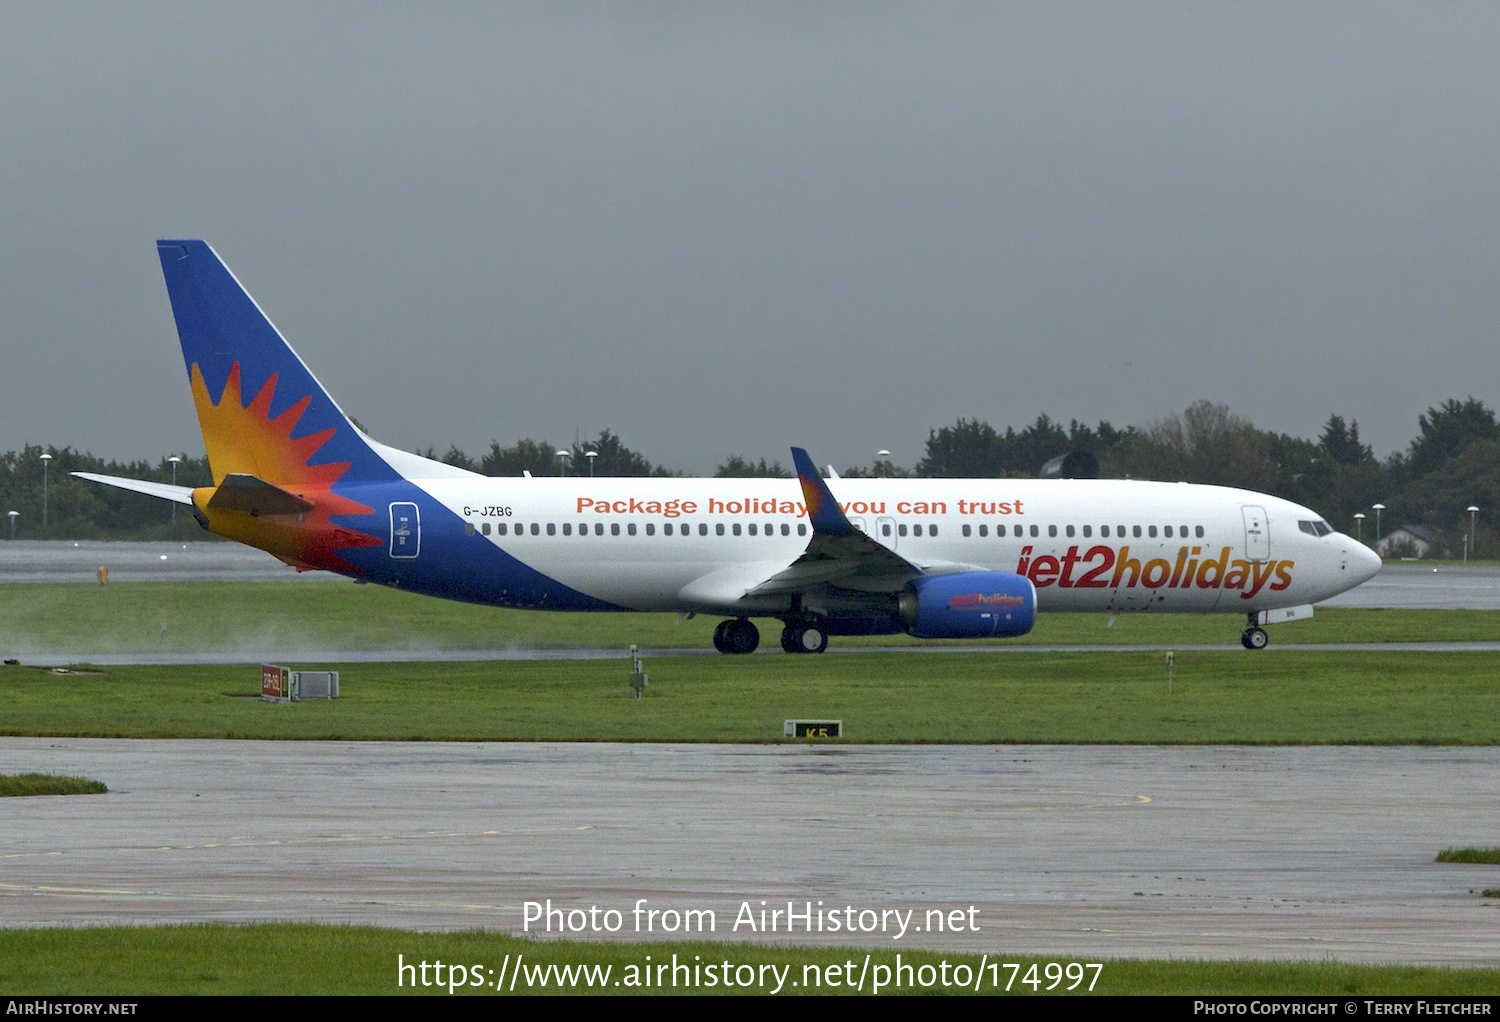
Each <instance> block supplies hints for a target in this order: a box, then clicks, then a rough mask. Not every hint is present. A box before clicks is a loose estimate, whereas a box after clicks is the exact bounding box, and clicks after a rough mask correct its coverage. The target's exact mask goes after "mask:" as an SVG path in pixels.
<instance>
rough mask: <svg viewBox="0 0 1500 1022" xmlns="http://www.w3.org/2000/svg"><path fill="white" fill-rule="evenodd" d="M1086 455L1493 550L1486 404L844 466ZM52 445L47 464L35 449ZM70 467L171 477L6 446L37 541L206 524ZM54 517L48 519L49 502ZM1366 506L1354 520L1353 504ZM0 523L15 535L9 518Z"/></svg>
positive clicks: (491, 469) (510, 460)
mask: <svg viewBox="0 0 1500 1022" xmlns="http://www.w3.org/2000/svg"><path fill="white" fill-rule="evenodd" d="M1074 451H1086V452H1088V453H1090V454H1092V455H1094V456H1095V458H1097V460H1098V463H1099V468H1100V472H1099V474H1100V475H1101V476H1102V477H1104V478H1117V479H1126V478H1129V479H1158V480H1167V481H1177V480H1180V481H1183V482H1190V483H1211V484H1219V485H1224V486H1238V487H1242V488H1244V489H1249V490H1257V491H1260V492H1264V493H1271V494H1275V495H1276V496H1279V497H1285V498H1287V499H1288V500H1293V501H1296V502H1297V503H1299V504H1304V505H1306V506H1308V507H1310V508H1312V509H1314V510H1315V511H1317V512H1318V513H1320V514H1322V515H1323V516H1324V517H1325V518H1326V519H1327V520H1328V521H1329V522H1330V523H1331V524H1332V525H1333V526H1334V528H1336V529H1339V530H1340V531H1343V532H1349V533H1356V532H1358V533H1360V534H1361V535H1362V538H1363V539H1364V540H1365V541H1366V542H1367V543H1373V541H1374V539H1375V513H1374V511H1373V510H1372V505H1374V504H1377V503H1380V504H1383V505H1384V511H1383V512H1382V513H1381V524H1382V529H1383V531H1384V532H1385V533H1390V532H1391V531H1392V530H1393V529H1396V528H1397V527H1399V526H1403V525H1422V526H1425V527H1427V528H1428V529H1429V530H1432V531H1433V532H1434V534H1435V535H1436V537H1437V538H1438V541H1439V546H1440V547H1441V548H1444V549H1445V551H1446V552H1447V553H1449V554H1453V555H1456V554H1459V553H1461V551H1462V545H1463V541H1464V539H1465V538H1466V537H1467V535H1468V529H1469V525H1470V516H1469V513H1468V511H1467V509H1468V508H1469V507H1471V506H1477V507H1478V508H1480V512H1479V514H1478V515H1477V519H1476V524H1477V528H1476V529H1475V539H1476V544H1475V553H1476V554H1477V555H1482V556H1494V555H1495V554H1496V553H1497V552H1500V542H1497V539H1500V530H1497V529H1492V528H1491V527H1489V526H1488V525H1487V524H1486V521H1487V520H1488V519H1490V518H1494V517H1496V515H1497V514H1500V422H1497V420H1496V417H1495V412H1494V411H1493V410H1492V409H1490V408H1489V407H1487V406H1486V405H1484V404H1483V402H1481V401H1479V400H1477V399H1475V398H1473V397H1468V398H1465V399H1464V400H1462V401H1460V400H1457V399H1450V400H1448V401H1445V402H1443V403H1442V404H1441V405H1438V406H1436V407H1433V408H1429V409H1427V411H1426V412H1425V413H1423V414H1422V415H1420V416H1418V418H1417V433H1416V436H1414V437H1413V438H1412V440H1411V442H1410V444H1408V446H1407V448H1406V449H1405V450H1402V451H1397V452H1395V453H1393V454H1391V455H1390V456H1389V457H1387V458H1385V459H1383V460H1381V459H1377V458H1376V457H1375V454H1374V452H1373V451H1372V450H1371V449H1370V447H1369V445H1368V444H1365V443H1364V442H1363V441H1362V440H1361V439H1360V436H1359V423H1358V422H1357V421H1355V420H1353V419H1345V418H1344V417H1343V416H1340V415H1330V416H1329V417H1328V421H1327V423H1326V424H1325V425H1324V427H1323V430H1322V432H1321V434H1320V435H1319V436H1318V438H1317V439H1316V440H1313V439H1306V438H1303V437H1294V436H1291V435H1289V434H1285V433H1275V432H1272V431H1269V430H1262V429H1259V428H1257V427H1256V426H1255V425H1254V424H1253V423H1252V422H1251V421H1250V420H1249V419H1246V418H1244V417H1243V416H1240V415H1237V414H1235V413H1234V412H1233V411H1231V410H1230V409H1229V408H1228V406H1226V405H1223V404H1215V403H1213V402H1209V401H1198V402H1195V403H1193V404H1192V405H1191V406H1189V407H1188V408H1187V409H1185V410H1184V411H1183V412H1181V413H1178V414H1172V415H1168V416H1165V417H1163V418H1160V419H1157V420H1155V421H1154V422H1151V423H1149V424H1148V425H1146V426H1144V427H1136V426H1125V427H1115V426H1113V425H1111V424H1110V423H1109V422H1105V421H1101V422H1099V423H1098V424H1097V425H1096V426H1089V425H1088V424H1086V423H1082V422H1079V421H1078V420H1077V419H1073V420H1070V421H1069V423H1068V424H1067V426H1064V425H1063V424H1062V423H1061V422H1060V421H1058V420H1054V419H1052V418H1051V417H1049V416H1047V415H1039V416H1038V417H1037V418H1036V420H1035V421H1034V422H1032V423H1030V424H1029V425H1026V426H1023V427H1021V428H1020V429H1016V428H1015V427H1013V426H1006V427H1005V428H1004V430H1003V431H1001V430H999V429H996V428H995V427H994V426H992V425H990V424H989V423H988V422H985V421H983V420H980V419H963V418H961V419H959V420H958V421H957V422H956V423H954V424H953V425H951V426H943V427H941V428H938V429H933V430H930V431H929V433H928V436H927V443H926V446H925V450H924V453H923V456H922V457H921V458H920V459H919V460H918V461H917V462H916V463H915V464H914V465H911V466H909V467H908V466H901V465H897V464H895V463H894V462H892V461H889V460H875V461H872V462H871V463H870V464H867V465H851V466H849V467H848V468H847V469H846V470H845V471H844V473H843V474H844V475H845V476H846V477H856V478H857V477H870V476H880V475H885V476H912V477H918V478H931V479H944V478H1022V477H1028V476H1034V475H1035V474H1036V473H1037V472H1038V470H1039V469H1040V468H1041V466H1042V465H1043V464H1045V463H1046V462H1047V461H1049V460H1050V459H1052V458H1055V457H1057V456H1059V455H1064V454H1068V453H1071V452H1074ZM425 453H426V455H427V456H428V457H432V458H436V459H437V460H439V461H443V462H445V463H447V464H450V465H456V466H459V467H461V468H466V469H469V470H471V471H474V472H479V473H481V474H484V475H490V476H518V475H521V474H523V473H525V472H530V473H531V474H532V475H536V476H545V475H558V474H560V473H565V474H568V475H575V476H587V475H595V476H680V475H682V473H681V472H676V471H673V470H671V469H669V468H666V467H663V466H661V465H657V464H654V463H652V462H651V461H650V459H649V458H647V457H646V456H645V455H643V454H641V453H639V452H637V451H634V450H631V449H630V448H629V447H627V446H626V445H625V443H624V442H623V440H622V439H621V438H620V437H619V436H617V435H616V434H615V433H613V432H612V431H610V430H608V429H606V430H604V431H602V432H601V433H600V434H599V436H598V437H597V438H596V439H595V440H593V441H591V442H581V441H579V442H574V443H573V444H571V445H569V446H566V447H559V446H556V445H554V444H551V443H549V442H547V441H544V440H543V441H539V440H532V439H525V440H519V441H517V442H516V443H515V444H513V445H511V446H509V447H502V446H501V445H500V444H499V442H497V441H496V442H491V444H490V449H489V450H488V451H487V452H485V453H484V454H482V455H480V456H478V457H471V456H469V455H468V454H467V453H465V452H464V451H462V450H460V449H459V448H458V447H457V446H451V447H449V448H448V450H447V452H446V453H444V454H442V455H438V454H436V453H435V451H433V450H432V449H429V450H428V451H427V452H425ZM43 454H50V455H51V458H50V460H44V459H43V458H42V457H41V456H42V455H43ZM176 457H178V458H179V459H180V460H179V461H178V462H177V464H176V467H175V471H176V479H177V482H178V484H179V485H183V486H207V485H211V484H212V475H211V473H210V471H209V466H208V461H207V458H206V457H204V456H202V455H199V456H190V455H188V454H187V453H185V452H183V453H181V454H178V455H176ZM72 472H100V473H104V474H107V475H120V476H129V477H132V478H137V479H150V480H153V481H156V482H171V481H172V475H173V463H172V462H171V460H170V457H169V456H164V457H162V458H161V459H159V460H158V461H156V462H154V463H153V462H149V461H132V462H127V463H120V462H115V461H104V460H103V459H100V458H97V457H95V456H93V455H91V454H88V453H85V452H79V451H74V450H73V449H71V448H66V447H65V448H56V447H46V448H43V447H41V446H37V445H29V446H27V447H25V448H23V449H22V450H20V451H10V452H7V453H6V454H5V455H3V456H0V513H3V512H6V511H11V510H14V511H16V512H18V514H17V515H16V516H15V517H14V518H13V519H10V521H13V522H14V523H15V525H16V535H17V536H18V537H24V538H31V539H40V538H48V539H168V538H171V539H178V538H181V539H192V538H199V537H201V536H203V535H204V534H203V533H202V532H201V531H200V530H199V529H198V527H197V525H196V524H195V523H194V522H193V521H192V516H191V514H190V513H189V512H188V511H187V509H186V508H182V507H179V508H178V511H177V514H176V520H175V522H174V521H173V517H172V511H171V507H170V506H169V505H168V504H166V503H164V502H162V501H160V500H156V499H154V498H151V497H146V496H143V495H140V494H134V493H130V492H128V491H125V490H119V489H115V488H113V487H106V486H100V485H97V484H94V483H88V482H85V481H83V480H80V479H76V478H74V477H73V476H72V475H70V473H72ZM713 474H714V476H715V477H716V478H754V477H760V478H766V477H772V478H788V477H790V476H791V475H792V473H791V472H790V471H789V470H788V469H787V468H786V467H784V466H783V465H782V463H781V462H780V461H779V460H777V461H770V462H768V461H767V460H766V459H765V458H759V459H756V460H751V459H749V458H747V457H745V456H743V455H739V454H734V455H730V456H728V457H726V458H725V459H724V461H723V462H721V463H720V464H719V465H717V466H716V468H715V471H714V473H713ZM44 476H45V499H46V504H47V521H46V527H45V529H44V528H43V526H42V518H43V510H42V505H43V499H44ZM1358 513H1363V514H1365V515H1366V516H1368V517H1367V518H1366V519H1365V520H1364V521H1363V522H1357V521H1356V519H1355V517H1354V516H1355V515H1356V514H1358ZM0 529H4V530H5V531H4V532H3V533H0V535H9V531H8V530H9V525H8V524H0Z"/></svg>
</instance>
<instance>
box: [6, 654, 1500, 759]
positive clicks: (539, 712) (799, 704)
mask: <svg viewBox="0 0 1500 1022" xmlns="http://www.w3.org/2000/svg"><path fill="white" fill-rule="evenodd" d="M1163 661H1164V657H1163V655H1162V654H1161V653H1159V652H1149V651H1126V652H1111V651H1098V652H1064V653H1046V652H1036V653H995V652H955V653H949V654H944V655H929V656H909V655H892V654H890V653H879V652H876V653H851V654H846V655H842V656H821V657H792V656H785V655H782V654H772V655H766V656H753V657H726V656H719V655H717V654H712V653H709V654H704V655H698V656H675V657H662V658H658V659H654V660H653V659H650V658H649V657H648V658H647V660H646V664H645V666H646V670H647V672H648V673H649V674H650V677H651V683H650V687H649V688H648V689H647V690H646V697H645V698H644V699H639V700H637V699H635V698H634V697H633V695H632V693H631V692H630V689H629V687H628V685H627V681H626V676H627V672H628V668H629V662H628V660H627V659H626V658H625V657H623V656H622V657H621V658H620V659H618V660H608V661H600V660H592V661H556V660H553V661H542V660H531V661H502V662H494V663H452V664H449V663H395V664H384V663H382V664H345V665H342V666H340V665H312V664H309V665H305V666H308V667H316V666H333V667H336V668H337V669H339V670H340V671H341V681H340V687H341V691H342V693H343V698H341V699H339V700H336V701H333V702H327V701H324V702H307V703H298V704H291V705H287V704H268V703H262V702H260V701H259V700H258V699H254V698H246V697H250V696H253V695H255V694H256V693H258V692H259V685H260V680H259V679H260V675H259V670H258V668H256V667H253V666H238V667H235V666H230V667H223V666H198V667H111V668H105V669H103V671H102V673H99V674H64V675H58V674H53V673H50V672H48V671H45V670H40V669H34V668H24V667H10V668H0V733H4V734H12V735H41V736H75V735H78V736H81V735H94V736H103V737H128V738H293V739H355V740H359V739H386V740H419V741H420V740H450V741H664V742H693V741H709V742H762V741H780V740H781V737H780V736H781V733H782V721H783V720H784V719H786V718H788V717H816V718H836V719H842V720H843V721H844V724H845V728H846V734H847V738H848V740H851V741H856V742H890V743H903V742H969V743H996V742H999V743H1006V742H1025V743H1053V742H1064V743H1066V742H1103V743H1129V744H1136V743H1145V744H1162V743H1220V742H1222V743H1247V744H1268V745H1288V744H1423V745H1493V744H1495V743H1496V742H1500V658H1495V657H1493V656H1489V655H1486V654H1473V653H1410V652H1383V651H1382V652H1337V653H1327V652H1318V651H1302V652H1298V651H1286V652H1283V653H1280V654H1277V655H1275V656H1260V655H1251V654H1247V653H1245V652H1244V651H1242V650H1241V651H1236V652H1233V653H1231V652H1227V651H1223V652H1220V651H1198V652H1191V651H1189V652H1179V653H1178V654H1177V657H1176V666H1175V672H1174V673H1175V677H1174V681H1173V686H1172V691H1171V692H1168V691H1167V679H1166V670H1165V666H1164V662H1163Z"/></svg>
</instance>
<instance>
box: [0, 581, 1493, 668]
mask: <svg viewBox="0 0 1500 1022" xmlns="http://www.w3.org/2000/svg"><path fill="white" fill-rule="evenodd" d="M718 620H719V619H718V618H715V617H698V618H694V619H692V620H683V621H679V620H678V619H677V617H676V616H675V615H671V614H561V613H559V614H553V613H544V612H538V611H521V610H503V609H499V608H494V607H477V606H472V605H469V604H462V603H453V602H450V601H446V600H438V599H433V598H431V597H425V596H418V595H415V594H413V593H405V592H399V591H396V590H391V589H386V588H384V587H381V586H372V585H354V584H352V583H350V582H347V581H344V580H338V579H333V578H328V579H289V580H288V581H285V582H133V583H111V584H109V585H107V586H100V585H79V584H70V585H64V584H57V585H51V584H16V585H0V653H3V655H4V656H14V655H17V654H23V655H39V654H41V655H44V654H46V653H49V652H52V651H67V652H83V653H153V652H173V653H180V652H198V651H231V652H233V651H243V652H245V653H246V654H247V655H255V654H256V651H257V650H261V649H266V648H274V649H328V650H369V649H395V650H423V649H434V650H438V649H443V650H463V649H497V648H506V647H515V648H525V649H568V648H578V647H587V648H601V647H603V648H608V647H615V646H618V647H621V648H624V647H625V646H627V645H629V644H630V643H632V642H634V643H637V644H639V645H640V646H642V647H643V648H646V649H663V648H679V649H680V648H697V649H705V650H707V649H710V648H712V642H711V638H712V634H713V628H714V625H715V624H717V623H718ZM1108 620H1109V619H1108V617H1107V616H1106V615H1103V614H1043V615H1041V616H1040V617H1039V618H1038V619H1037V625H1036V628H1035V629H1034V630H1033V631H1032V633H1031V634H1030V635H1027V636H1025V637H1023V638H1021V639H1007V640H997V644H1003V645H1058V644H1073V643H1079V644H1094V645H1099V644H1105V645H1199V644H1237V643H1238V641H1239V635H1240V630H1241V628H1242V627H1243V619H1242V618H1240V617H1239V616H1237V615H1234V614H1214V615H1170V614H1168V615H1152V614H1149V613H1147V614H1137V615H1124V616H1121V617H1120V618H1119V619H1118V620H1117V621H1116V622H1115V624H1114V626H1113V627H1108ZM778 627H779V626H778V625H777V624H776V623H775V622H762V623H761V634H762V643H763V644H764V645H768V646H772V647H774V645H775V643H776V641H777V633H776V630H775V629H776V628H778ZM1270 634H1271V641H1272V643H1273V644H1274V645H1277V646H1280V645H1291V644H1298V643H1321V642H1407V641H1413V640H1419V639H1420V640H1427V641H1464V640H1489V641H1500V611H1485V610H1400V611H1397V610H1363V609H1354V608H1333V609H1323V610H1319V611H1318V612H1317V614H1316V616H1314V617H1313V618H1311V619H1310V620H1306V621H1293V622H1289V623H1287V624H1282V625H1276V626H1274V627H1272V628H1271V629H1270ZM921 643H922V640H917V639H911V638H909V637H907V636H884V637H874V638H865V637H860V638H835V639H834V640H833V644H834V646H835V648H836V647H838V646H891V645H917V644H921ZM926 644H927V645H938V646H940V645H943V643H930V642H929V643H926ZM960 644H962V645H973V644H974V643H972V642H965V643H960ZM949 645H952V643H949Z"/></svg>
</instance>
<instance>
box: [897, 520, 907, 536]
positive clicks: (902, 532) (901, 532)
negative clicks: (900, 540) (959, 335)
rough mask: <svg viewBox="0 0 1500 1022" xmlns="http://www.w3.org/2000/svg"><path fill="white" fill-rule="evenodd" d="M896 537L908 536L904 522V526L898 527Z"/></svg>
mask: <svg viewBox="0 0 1500 1022" xmlns="http://www.w3.org/2000/svg"><path fill="white" fill-rule="evenodd" d="M896 535H898V536H904V535H906V524H905V523H904V522H903V523H902V524H900V525H898V526H896Z"/></svg>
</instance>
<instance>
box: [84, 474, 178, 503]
mask: <svg viewBox="0 0 1500 1022" xmlns="http://www.w3.org/2000/svg"><path fill="white" fill-rule="evenodd" d="M73 475H75V476H77V477H78V478H79V479H87V480H89V481H90V482H94V483H103V484H105V485H106V486H118V487H119V488H120V489H122V490H134V491H135V492H136V493H144V494H147V495H149V496H152V497H160V498H161V499H162V500H175V501H176V502H177V503H179V504H191V503H192V502H193V488H192V487H191V486H173V485H172V484H171V483H148V482H146V481H145V480H144V479H125V478H123V477H122V476H105V475H100V474H99V473H97V472H74V473H73Z"/></svg>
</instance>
